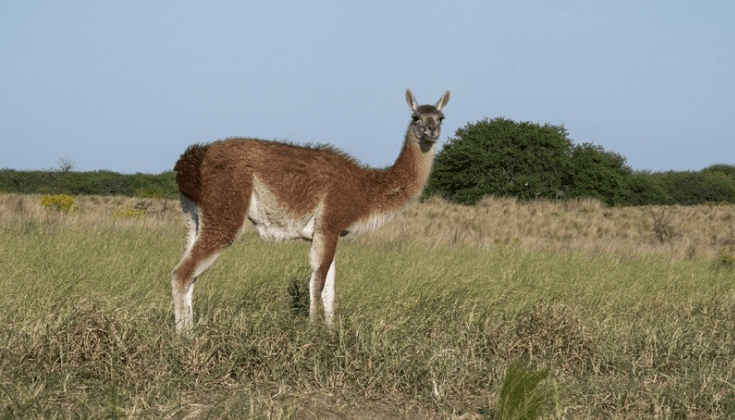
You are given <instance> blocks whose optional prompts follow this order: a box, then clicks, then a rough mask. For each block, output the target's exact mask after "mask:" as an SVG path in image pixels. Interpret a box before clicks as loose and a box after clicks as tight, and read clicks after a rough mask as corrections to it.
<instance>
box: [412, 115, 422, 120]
mask: <svg viewBox="0 0 735 420" xmlns="http://www.w3.org/2000/svg"><path fill="white" fill-rule="evenodd" d="M411 118H412V119H413V122H418V120H419V119H420V118H419V116H418V115H412V116H411Z"/></svg>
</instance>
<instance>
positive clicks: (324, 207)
mask: <svg viewBox="0 0 735 420" xmlns="http://www.w3.org/2000/svg"><path fill="white" fill-rule="evenodd" d="M448 99H449V95H448V92H447V93H446V94H445V95H444V96H443V97H442V99H441V100H440V102H438V103H437V105H436V106H431V105H423V106H420V107H419V106H418V105H417V104H416V103H415V99H413V96H412V95H411V94H410V91H407V101H408V102H409V105H410V106H411V107H412V110H413V112H414V122H412V123H411V125H409V129H408V130H407V133H406V137H405V141H404V145H403V148H402V151H401V154H400V156H399V157H398V159H397V160H396V162H395V164H394V165H393V166H391V167H389V168H385V169H371V168H368V167H365V166H362V165H360V164H358V163H357V162H356V161H355V160H354V159H352V158H350V157H349V156H347V155H345V154H343V153H342V152H340V151H338V150H335V149H333V148H331V147H325V146H319V147H302V146H296V145H291V144H285V143H280V142H273V141H263V140H258V139H248V138H230V139H227V140H223V141H217V142H214V143H211V144H209V145H193V146H190V147H189V148H188V149H187V150H186V151H185V152H184V154H183V155H182V156H181V158H180V159H179V161H178V162H177V163H176V167H175V170H176V181H177V183H178V186H179V190H180V192H181V195H182V197H184V198H185V199H186V200H189V201H190V202H193V203H194V204H195V205H196V207H197V208H198V214H197V215H195V216H194V218H195V219H196V224H195V226H196V233H197V237H196V240H195V241H194V243H193V246H192V247H191V248H190V249H187V253H185V255H184V257H183V258H182V261H181V262H180V263H179V265H178V266H177V268H176V269H175V271H174V279H173V283H172V284H173V287H174V296H175V298H176V296H181V294H182V293H185V292H186V291H187V290H188V288H189V287H190V286H192V285H193V282H194V281H195V278H194V277H195V273H196V272H197V270H198V267H201V266H203V261H205V260H207V259H208V258H214V257H215V256H216V254H217V253H218V252H219V251H220V250H221V249H222V248H224V247H226V246H227V245H228V244H230V243H231V242H232V241H233V240H234V239H235V238H236V236H237V234H238V232H239V231H240V229H241V227H242V224H243V223H244V221H245V220H246V219H247V218H250V219H251V221H252V222H253V223H255V224H256V226H257V225H262V226H263V228H264V229H268V226H271V222H272V223H276V224H278V223H280V224H278V226H281V225H283V226H285V225H287V224H288V223H292V224H293V223H296V222H293V221H294V220H297V221H299V220H304V221H305V220H312V219H313V233H312V234H311V236H310V237H309V236H308V233H307V234H303V235H307V236H306V237H305V239H310V240H314V241H315V245H314V246H317V243H318V247H319V249H317V250H316V254H315V255H316V257H315V258H318V259H319V261H316V262H312V269H313V270H314V271H313V276H312V282H314V281H316V288H317V289H318V290H321V289H323V288H324V282H325V277H326V275H327V271H328V269H329V267H330V265H331V264H332V261H333V259H334V252H335V249H336V245H337V239H338V237H339V236H340V234H341V233H342V234H344V233H345V232H346V231H349V230H350V229H352V228H353V227H355V226H358V225H359V223H361V222H362V223H368V222H370V220H371V217H372V218H375V217H378V218H380V217H381V215H386V216H387V215H388V214H390V213H392V212H395V211H396V210H398V209H400V208H401V207H403V206H404V205H405V204H406V203H407V202H410V201H411V200H414V199H416V198H418V196H419V195H420V194H421V192H422V190H423V188H424V186H425V184H426V181H427V179H428V177H429V172H430V170H431V163H432V162H433V156H434V144H435V141H436V140H437V138H438V133H439V131H438V130H439V124H440V122H441V119H442V118H443V115H441V108H442V107H443V106H444V105H446V103H447V101H448ZM427 127H429V129H428V130H429V131H431V130H435V132H433V133H431V134H430V135H427V136H426V137H423V136H424V134H423V133H424V131H421V130H425V131H426V129H427ZM419 137H421V138H419ZM259 190H262V191H265V196H264V198H263V199H262V200H263V202H262V203H261V202H256V204H255V205H256V206H263V205H265V204H268V205H270V206H271V207H263V209H264V210H263V212H264V213H262V214H265V215H266V219H267V220H257V218H256V216H253V215H251V214H249V206H250V205H251V203H250V200H251V197H252V196H253V194H257V191H259ZM184 198H182V207H183V206H184ZM264 203H265V204H264ZM273 207H277V208H278V209H281V210H279V211H278V212H276V211H275V210H274V209H273ZM258 208H261V207H258ZM319 209H320V210H319ZM185 211H186V210H185ZM281 213H283V214H285V215H286V216H284V215H283V214H281ZM259 214H261V213H259ZM198 217H201V220H199V219H198ZM284 217H285V219H284ZM305 223H306V222H304V224H305ZM376 224H377V223H376ZM289 226H290V225H289ZM299 228H301V226H299ZM368 228H369V227H368ZM304 229H306V228H304ZM282 230H283V231H284V232H285V231H286V229H285V228H284V229H282ZM279 232H280V231H279ZM291 237H292V236H287V238H291ZM317 239H319V240H318V241H316V240H317ZM190 246H191V244H190ZM200 271H201V270H200ZM177 289H178V290H177ZM177 293H179V295H177ZM316 297H317V298H318V296H316ZM314 298H315V295H314V292H313V291H312V299H314ZM313 304H314V303H312V316H313V315H314V311H313V309H314V306H313ZM177 308H178V307H177ZM179 321H180V320H179V312H178V309H177V327H180V328H182V327H186V325H180V324H179Z"/></svg>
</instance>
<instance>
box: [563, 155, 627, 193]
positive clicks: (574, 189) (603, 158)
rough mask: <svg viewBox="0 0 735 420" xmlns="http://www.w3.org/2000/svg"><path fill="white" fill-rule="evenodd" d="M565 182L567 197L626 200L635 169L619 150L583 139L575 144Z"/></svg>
mask: <svg viewBox="0 0 735 420" xmlns="http://www.w3.org/2000/svg"><path fill="white" fill-rule="evenodd" d="M567 168H568V172H567V176H566V179H565V182H564V187H565V188H566V189H567V196H568V197H591V198H597V199H599V200H600V201H602V202H603V203H605V204H608V205H615V204H627V202H628V197H627V196H628V183H629V179H630V175H631V174H632V170H631V169H630V167H629V166H627V165H626V164H625V157H624V156H623V155H621V154H619V153H615V152H610V151H605V149H603V148H602V146H597V145H594V144H592V143H583V144H580V145H577V146H574V148H573V149H572V155H571V158H570V164H569V166H568V167H567Z"/></svg>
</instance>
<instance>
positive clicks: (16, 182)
mask: <svg viewBox="0 0 735 420" xmlns="http://www.w3.org/2000/svg"><path fill="white" fill-rule="evenodd" d="M623 180H624V181H623V182H622V183H619V184H618V185H617V188H615V189H614V191H611V193H612V194H615V196H616V197H617V199H616V201H615V203H616V204H625V205H635V206H640V205H673V204H682V205H694V204H702V203H722V202H729V203H735V166H734V165H725V164H719V165H712V166H709V167H707V168H705V169H703V170H701V171H684V172H675V171H668V172H649V171H633V172H631V173H628V174H627V176H626V177H624V178H623ZM0 192H6V193H21V194H69V195H123V196H129V197H133V196H137V197H148V198H154V197H157V198H176V197H177V195H178V189H177V187H176V174H175V173H174V172H173V171H169V172H164V173H161V174H158V175H150V174H141V173H138V174H134V175H129V174H120V173H117V172H111V171H93V172H75V171H64V170H58V171H54V170H47V171H17V170H13V169H0ZM599 194H600V193H599V191H598V192H597V194H595V195H598V196H596V197H595V198H600V199H601V200H602V201H603V202H606V201H608V200H605V197H600V196H599ZM579 196H580V195H575V196H573V197H570V196H567V197H558V198H562V199H563V198H577V197H579ZM520 198H524V197H520Z"/></svg>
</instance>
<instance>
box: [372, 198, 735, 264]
mask: <svg viewBox="0 0 735 420" xmlns="http://www.w3.org/2000/svg"><path fill="white" fill-rule="evenodd" d="M662 228H668V229H670V232H671V234H670V235H668V236H667V235H664V236H663V238H662V237H661V235H660V234H659V230H660V229H662ZM662 239H663V240H662ZM360 240H361V241H362V242H364V243H374V242H401V241H404V242H419V243H422V244H425V245H427V246H429V247H436V246H446V245H449V246H467V247H478V248H481V249H491V248H509V247H510V248H517V249H522V250H537V251H552V252H558V251H561V252H566V251H572V252H583V253H587V254H619V255H628V256H643V255H647V254H656V255H663V256H667V257H671V258H674V259H695V258H701V259H711V258H716V257H717V256H718V255H722V254H723V253H724V254H735V205H721V204H720V205H699V206H647V207H607V206H605V205H603V204H602V203H601V202H600V201H598V200H595V199H580V200H571V201H559V202H554V201H548V200H536V201H529V202H520V201H518V200H516V199H514V198H494V197H486V198H484V199H482V200H480V201H479V202H478V203H477V204H476V205H475V206H463V205H459V204H454V203H450V202H448V201H445V200H442V199H440V198H436V197H434V198H431V199H429V200H427V201H426V202H424V203H419V204H417V205H416V206H414V207H410V208H409V209H407V210H406V211H405V212H404V213H402V214H401V215H400V216H398V217H397V218H396V219H395V220H394V221H393V222H392V223H391V224H390V225H387V226H384V227H382V228H381V229H378V230H376V231H374V232H372V233H370V234H367V235H365V236H364V237H363V238H361V239H360Z"/></svg>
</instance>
